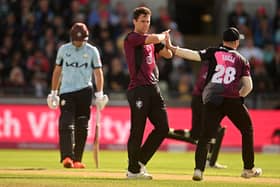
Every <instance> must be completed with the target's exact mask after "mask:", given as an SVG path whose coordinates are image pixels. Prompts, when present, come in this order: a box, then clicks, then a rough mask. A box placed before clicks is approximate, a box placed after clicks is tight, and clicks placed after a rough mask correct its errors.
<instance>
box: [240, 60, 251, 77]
mask: <svg viewBox="0 0 280 187" xmlns="http://www.w3.org/2000/svg"><path fill="white" fill-rule="evenodd" d="M242 76H251V74H250V63H249V61H248V60H246V61H245V62H244V68H243V72H242Z"/></svg>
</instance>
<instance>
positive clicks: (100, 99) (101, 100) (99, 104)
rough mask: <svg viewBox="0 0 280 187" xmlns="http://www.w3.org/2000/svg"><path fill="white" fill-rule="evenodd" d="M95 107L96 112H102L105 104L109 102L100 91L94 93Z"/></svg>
mask: <svg viewBox="0 0 280 187" xmlns="http://www.w3.org/2000/svg"><path fill="white" fill-rule="evenodd" d="M95 97H96V99H95V106H96V108H97V109H98V110H103V108H104V107H105V106H106V104H107V103H108V101H109V98H108V96H107V95H106V94H103V92H102V91H100V92H96V93H95Z"/></svg>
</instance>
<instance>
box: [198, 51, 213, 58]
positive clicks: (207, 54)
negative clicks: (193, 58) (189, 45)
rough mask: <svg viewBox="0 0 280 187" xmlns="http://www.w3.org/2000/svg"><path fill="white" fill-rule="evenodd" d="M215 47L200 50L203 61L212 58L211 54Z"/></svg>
mask: <svg viewBox="0 0 280 187" xmlns="http://www.w3.org/2000/svg"><path fill="white" fill-rule="evenodd" d="M213 52H214V49H213V48H207V49H203V50H200V51H198V53H199V55H200V58H201V61H207V60H209V59H210V58H211V56H212V55H213Z"/></svg>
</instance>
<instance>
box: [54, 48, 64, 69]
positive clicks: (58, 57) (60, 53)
mask: <svg viewBox="0 0 280 187" xmlns="http://www.w3.org/2000/svg"><path fill="white" fill-rule="evenodd" d="M55 64H56V65H58V66H62V64H63V46H61V47H60V48H59V49H58V51H57V54H56V60H55Z"/></svg>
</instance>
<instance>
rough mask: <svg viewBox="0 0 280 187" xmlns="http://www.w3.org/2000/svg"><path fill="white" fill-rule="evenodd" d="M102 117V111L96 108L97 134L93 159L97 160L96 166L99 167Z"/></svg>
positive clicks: (94, 140) (95, 135)
mask: <svg viewBox="0 0 280 187" xmlns="http://www.w3.org/2000/svg"><path fill="white" fill-rule="evenodd" d="M100 119H101V111H100V110H99V109H98V108H97V109H96V116H95V120H96V121H95V134H94V139H93V159H94V162H95V167H96V168H98V167H99V158H98V156H99V131H100V129H99V128H100Z"/></svg>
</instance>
